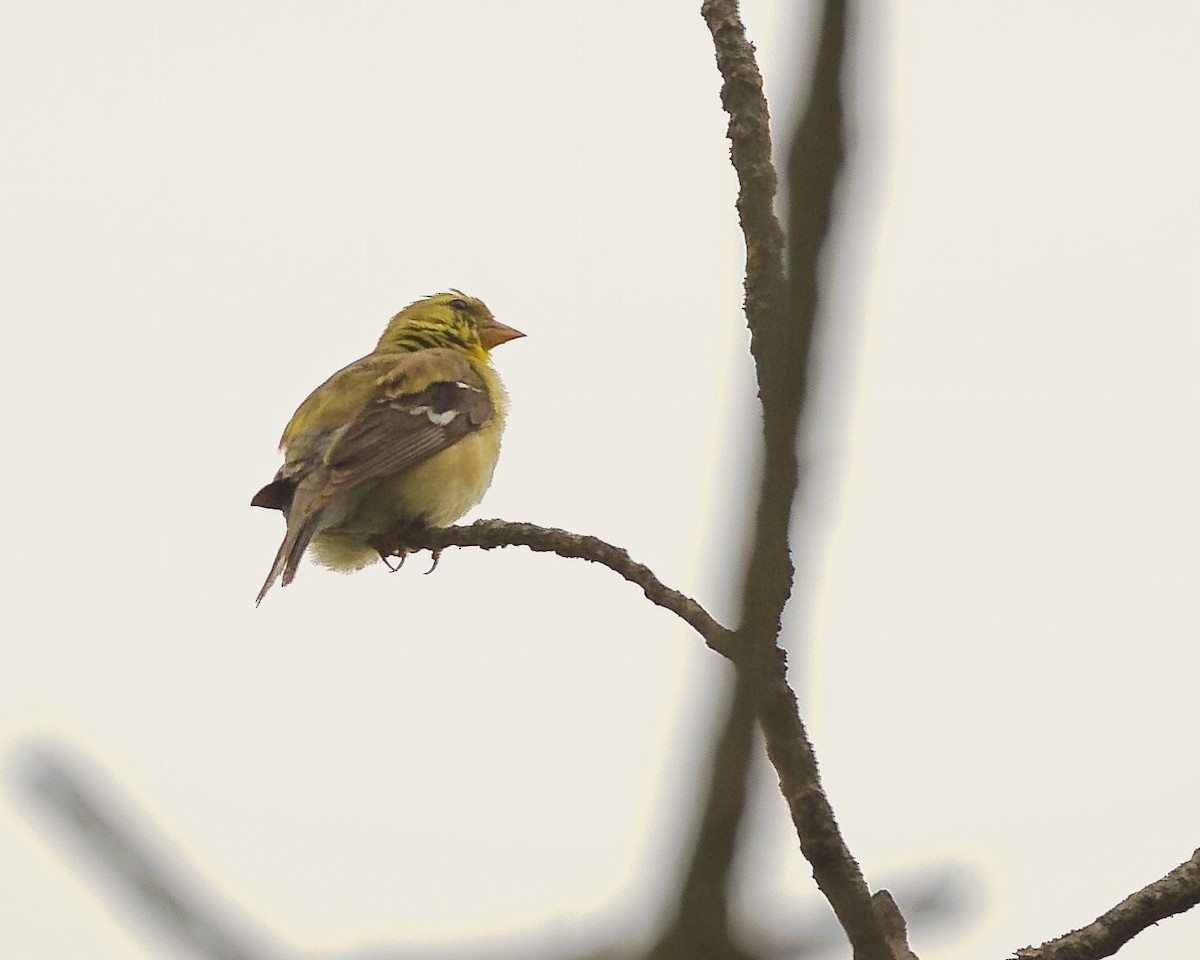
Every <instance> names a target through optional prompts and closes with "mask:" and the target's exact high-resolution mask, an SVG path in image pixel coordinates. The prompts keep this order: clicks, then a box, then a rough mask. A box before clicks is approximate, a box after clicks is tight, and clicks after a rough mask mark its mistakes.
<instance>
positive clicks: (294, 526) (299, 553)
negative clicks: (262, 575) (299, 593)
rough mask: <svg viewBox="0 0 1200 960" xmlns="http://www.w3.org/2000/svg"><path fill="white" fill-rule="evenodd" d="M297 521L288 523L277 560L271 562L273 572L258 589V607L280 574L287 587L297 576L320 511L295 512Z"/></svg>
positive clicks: (294, 516) (314, 532) (314, 530)
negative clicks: (303, 514)
mask: <svg viewBox="0 0 1200 960" xmlns="http://www.w3.org/2000/svg"><path fill="white" fill-rule="evenodd" d="M293 518H294V519H295V521H296V522H295V523H291V522H289V523H288V532H287V535H286V536H285V537H284V538H283V543H281V544H280V545H279V552H278V553H276V554H275V562H274V563H272V564H271V572H270V573H268V574H267V579H266V581H265V582H264V583H263V585H262V589H261V590H259V591H258V599H257V600H255V601H254V605H255V606H256V607H257V606H258V605H259V604H260V603H262V602H263V597H265V596H266V595H267V591H268V590H270V589H271V587H273V586H274V585H275V581H276V580H278V579H279V576H280V574H282V575H283V585H284V586H285V587H286V586H287V585H288V584H289V583H291V582H292V580H293V579H295V577H296V568H297V567H299V566H300V558H301V557H303V556H304V551H305V550H306V549H308V544H309V541H311V540H312V538H313V537H314V536H315V535H316V533H317V529H318V527H319V525H320V524H319V521H320V519H321V514H320V511H315V512H313V513H310V514H308V515H307V516H304V517H303V518H301V517H297V516H296V515H295V514H293Z"/></svg>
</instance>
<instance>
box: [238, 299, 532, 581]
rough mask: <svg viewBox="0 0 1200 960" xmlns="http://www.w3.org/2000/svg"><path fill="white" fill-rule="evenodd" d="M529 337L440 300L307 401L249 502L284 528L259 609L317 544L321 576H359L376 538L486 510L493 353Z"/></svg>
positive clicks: (478, 309) (496, 388)
mask: <svg viewBox="0 0 1200 960" xmlns="http://www.w3.org/2000/svg"><path fill="white" fill-rule="evenodd" d="M523 336H524V334H523V333H521V332H520V331H519V330H514V329H513V328H512V327H507V326H505V325H504V324H502V323H500V322H498V321H497V320H496V319H495V318H494V317H493V316H492V313H491V311H490V310H488V308H487V306H486V305H485V304H484V303H483V301H482V300H476V299H475V298H474V297H468V296H467V295H466V294H464V293H461V292H460V291H458V290H451V291H450V292H448V293H439V294H437V295H435V296H432V297H426V298H425V299H424V300H418V301H417V302H416V303H413V304H410V305H409V306H407V307H405V308H404V309H403V310H401V311H400V312H399V313H398V314H396V315H395V316H394V317H392V319H391V321H390V322H389V323H388V325H387V329H386V330H384V331H383V336H381V337H380V338H379V343H378V344H377V345H376V347H375V349H374V350H373V351H372V352H371V353H369V354H367V356H365V357H363V358H362V359H361V360H356V361H355V362H354V363H352V364H350V365H349V366H348V367H343V368H342V369H341V370H339V371H338V372H337V373H335V374H334V375H333V376H332V377H330V378H329V379H328V380H326V381H325V382H324V383H323V384H321V385H320V386H319V387H317V389H316V390H314V391H313V392H312V393H310V394H309V395H308V399H306V400H305V401H304V402H303V403H302V404H300V406H299V407H298V408H297V410H296V412H295V413H294V414H293V415H292V419H291V421H289V423H288V425H287V427H286V428H284V431H283V438H282V439H281V440H280V442H279V448H280V450H281V451H283V454H284V464H283V466H282V467H280V468H279V472H278V473H276V474H275V479H274V480H272V481H271V482H270V483H268V484H267V485H266V486H265V487H263V488H262V489H261V490H259V491H258V493H256V494H255V495H254V499H253V500H251V501H250V503H251V505H252V506H255V507H266V508H267V509H270V510H280V511H282V512H283V515H284V517H286V518H287V534H286V535H285V536H284V538H283V544H282V545H281V546H280V547H279V552H278V553H277V554H276V555H275V562H274V563H273V564H272V565H271V572H270V574H268V575H267V579H266V582H265V583H264V584H263V586H262V589H261V590H260V591H259V592H258V603H262V599H263V597H265V596H266V595H267V591H268V590H270V589H271V586H272V585H273V584H274V583H275V581H276V580H277V579H279V577H280V575H282V577H283V585H284V586H287V585H288V584H289V583H291V582H292V579H293V578H294V577H295V576H296V568H297V566H299V564H300V558H301V557H302V556H303V555H304V551H305V549H307V548H308V546H309V545H310V544H311V545H312V550H313V554H314V555H315V557H316V559H317V561H318V562H320V563H322V564H324V565H325V566H327V567H332V568H333V569H335V570H357V569H359V568H361V567H365V566H366V565H367V564H369V563H371V561H373V560H375V559H377V558H378V557H380V552H379V550H378V549H376V547H375V546H374V543H375V541H376V538H378V537H379V536H380V535H381V534H384V533H388V532H392V531H397V530H402V529H403V528H404V527H410V528H412V529H420V528H422V527H425V526H446V525H448V524H451V523H453V522H454V521H455V520H457V519H458V518H459V517H461V516H462V515H463V514H464V513H466V512H467V511H468V510H470V509H471V507H473V506H475V504H477V503H478V502H479V500H480V498H481V497H482V496H483V494H484V492H485V491H486V490H487V488H488V486H489V484H491V482H492V471H493V470H494V469H495V467H496V458H497V457H498V456H499V453H500V433H501V431H502V430H503V428H504V415H505V411H506V409H507V407H508V396H507V395H506V394H505V392H504V385H503V384H502V383H501V382H500V378H499V377H498V376H497V375H496V372H495V370H493V369H492V366H491V363H490V362H489V360H488V351H489V350H491V349H492V348H493V347H496V346H499V345H500V344H502V343H505V342H507V341H509V340H514V339H516V338H517V337H523Z"/></svg>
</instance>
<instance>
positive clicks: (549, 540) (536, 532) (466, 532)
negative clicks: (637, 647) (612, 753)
mask: <svg viewBox="0 0 1200 960" xmlns="http://www.w3.org/2000/svg"><path fill="white" fill-rule="evenodd" d="M375 545H376V547H377V548H378V549H379V552H380V553H381V554H384V555H385V556H387V555H391V554H394V553H397V552H402V551H404V550H442V549H444V548H446V547H481V548H482V549H484V550H492V549H494V548H495V547H528V548H529V549H530V550H533V551H535V552H538V553H556V554H558V555H559V556H560V557H567V558H570V559H576V560H587V561H588V562H590V563H598V564H600V565H601V566H605V567H608V569H610V570H611V571H613V573H615V574H617V575H618V576H621V577H624V578H625V579H626V580H628V581H629V582H630V583H633V584H636V585H637V586H639V587H641V588H642V592H643V593H645V595H646V599H648V600H649V601H650V602H651V603H654V604H656V605H657V606H660V607H662V608H663V609H664V610H670V611H671V612H672V613H673V614H675V615H676V616H677V617H679V618H680V619H681V620H683V621H684V622H685V623H686V624H688V626H690V627H691V628H692V629H694V630H695V631H696V632H697V633H698V634H700V636H701V637H703V638H704V641H705V643H707V644H708V645H709V646H710V647H712V649H713V650H715V651H716V652H717V653H719V654H721V655H722V656H725V657H728V658H729V659H731V660H734V659H736V652H737V646H736V643H735V640H734V635H733V631H732V630H730V629H729V628H728V627H724V626H722V625H721V624H720V623H718V622H717V621H716V620H714V619H713V618H712V616H711V615H710V614H709V613H708V611H707V610H705V609H704V608H703V607H702V606H700V604H698V603H697V602H696V601H695V600H693V599H692V598H691V597H688V596H684V594H682V593H680V592H679V591H678V590H672V589H671V588H670V587H668V586H667V585H666V584H664V583H663V582H662V581H661V580H659V579H658V577H656V576H655V575H654V572H653V571H652V570H651V569H650V568H649V567H647V566H646V565H645V564H643V563H638V562H637V561H635V560H633V559H632V558H631V557H630V556H629V554H628V552H626V551H625V550H622V549H621V548H620V547H614V546H613V545H612V544H611V543H606V542H605V541H603V540H601V539H600V538H599V537H589V536H584V535H582V534H578V533H570V532H568V531H566V530H558V529H555V528H553V527H539V526H537V525H536V524H533V523H511V522H509V521H505V520H476V521H475V522H474V523H472V524H470V525H469V526H458V527H430V528H428V529H425V530H411V529H404V530H401V531H398V532H397V533H396V534H394V535H388V536H384V537H380V538H379V539H378V540H377V541H376V544H375Z"/></svg>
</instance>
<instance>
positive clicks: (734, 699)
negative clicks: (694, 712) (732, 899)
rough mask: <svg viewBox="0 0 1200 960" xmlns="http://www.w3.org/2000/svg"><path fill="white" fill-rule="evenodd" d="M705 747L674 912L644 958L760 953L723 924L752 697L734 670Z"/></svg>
mask: <svg viewBox="0 0 1200 960" xmlns="http://www.w3.org/2000/svg"><path fill="white" fill-rule="evenodd" d="M728 698H729V702H728V705H727V706H726V707H725V709H724V710H722V711H721V716H720V729H719V731H718V732H717V734H716V739H715V742H714V743H713V746H712V749H711V750H710V753H709V756H710V766H709V769H708V771H707V773H708V788H707V790H706V791H705V796H704V803H703V807H702V808H701V813H700V820H699V824H698V826H697V828H696V833H695V836H694V837H693V838H692V841H691V846H692V850H691V856H690V858H689V860H688V863H687V867H686V872H685V873H684V876H683V880H682V882H681V884H680V886H679V892H678V899H677V901H676V904H677V905H676V908H675V915H674V916H673V917H672V918H671V919H670V921H669V922H668V924H667V925H666V927H665V929H664V930H663V931H662V933H661V934H660V936H659V938H658V941H657V943H655V945H654V946H653V947H652V948H651V949H650V950H649V952H648V953H647V955H646V956H647V957H648V958H649V960H744V958H749V957H754V956H761V954H755V953H754V951H751V950H747V949H745V948H744V947H742V946H741V945H739V944H737V943H735V941H734V938H733V936H732V934H731V931H730V929H729V877H730V872H731V870H732V868H733V861H734V856H735V854H736V853H737V843H738V839H739V837H740V830H739V827H740V826H741V822H742V818H743V815H744V813H745V810H746V792H747V791H746V787H747V780H748V774H749V768H750V758H751V755H752V752H753V749H752V748H753V746H754V730H755V727H756V726H757V724H756V723H755V714H754V698H753V696H752V694H751V690H750V685H749V684H748V683H747V682H746V681H745V680H744V679H743V678H742V675H741V673H740V672H739V673H738V674H737V675H736V679H735V681H734V682H733V683H732V684H731V685H730V687H729V690H728Z"/></svg>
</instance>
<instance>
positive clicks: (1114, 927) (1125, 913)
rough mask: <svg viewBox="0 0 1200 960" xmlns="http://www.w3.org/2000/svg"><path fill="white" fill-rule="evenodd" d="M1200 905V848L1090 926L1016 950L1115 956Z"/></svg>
mask: <svg viewBox="0 0 1200 960" xmlns="http://www.w3.org/2000/svg"><path fill="white" fill-rule="evenodd" d="M1197 904H1200V850H1197V851H1196V852H1195V853H1193V854H1192V856H1191V859H1189V860H1185V861H1184V862H1183V863H1181V864H1180V865H1179V866H1177V867H1176V868H1175V869H1174V870H1172V871H1171V872H1170V873H1168V874H1167V875H1166V876H1165V877H1163V878H1161V879H1159V880H1155V881H1154V882H1153V883H1151V884H1149V885H1147V886H1145V887H1143V888H1142V889H1141V890H1139V891H1137V893H1134V894H1131V895H1130V896H1128V897H1126V898H1125V899H1124V900H1122V901H1121V902H1120V903H1118V904H1117V905H1116V906H1115V907H1113V908H1112V909H1111V910H1109V911H1108V912H1107V913H1103V914H1101V915H1100V916H1099V917H1097V918H1096V919H1095V920H1093V921H1092V922H1091V923H1089V924H1088V925H1087V926H1086V927H1082V928H1080V929H1079V930H1073V931H1071V932H1070V933H1067V934H1064V935H1063V936H1061V937H1058V938H1057V939H1055V940H1049V941H1047V942H1046V943H1043V944H1042V945H1041V946H1040V947H1025V948H1023V949H1021V950H1018V951H1017V952H1016V957H1017V958H1018V960H1100V958H1101V957H1111V956H1112V955H1113V954H1114V953H1116V952H1117V951H1118V950H1120V949H1121V947H1123V946H1124V945H1125V944H1126V943H1128V942H1129V941H1130V940H1132V939H1133V938H1134V937H1136V936H1137V935H1138V934H1139V933H1141V932H1142V931H1143V930H1145V929H1146V928H1147V927H1149V926H1151V925H1153V924H1156V923H1158V921H1159V920H1165V919H1166V918H1167V917H1171V916H1174V915H1175V914H1177V913H1183V912H1184V911H1185V910H1190V909H1191V908H1192V907H1194V906H1196V905H1197Z"/></svg>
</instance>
